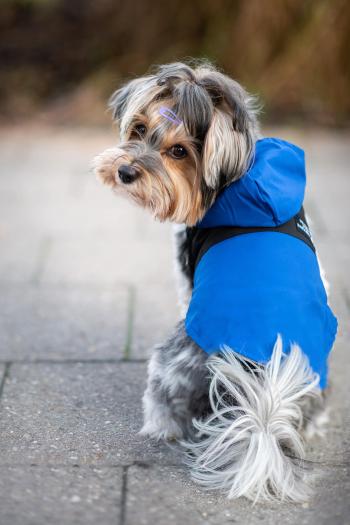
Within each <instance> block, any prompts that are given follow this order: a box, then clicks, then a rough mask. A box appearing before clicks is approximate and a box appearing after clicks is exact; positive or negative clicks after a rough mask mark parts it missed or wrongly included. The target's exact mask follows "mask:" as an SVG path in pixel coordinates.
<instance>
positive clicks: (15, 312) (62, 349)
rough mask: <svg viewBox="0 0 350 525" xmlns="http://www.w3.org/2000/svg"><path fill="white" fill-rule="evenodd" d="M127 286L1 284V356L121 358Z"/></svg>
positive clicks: (124, 337) (32, 358)
mask: <svg viewBox="0 0 350 525" xmlns="http://www.w3.org/2000/svg"><path fill="white" fill-rule="evenodd" d="M128 300H129V293H128V290H127V288H126V287H125V286H124V287H123V286H120V287H118V288H115V287H114V288H113V287H111V288H106V287H105V288H96V287H93V286H80V287H79V286H74V287H72V286H66V287H62V286H60V287H58V286H48V287H45V288H40V287H34V286H26V287H23V286H10V287H9V286H7V287H5V286H3V287H2V288H0V312H1V316H0V359H2V360H21V359H24V360H35V359H82V360H84V359H106V358H120V357H122V355H123V348H124V345H125V343H126V333H127V312H128Z"/></svg>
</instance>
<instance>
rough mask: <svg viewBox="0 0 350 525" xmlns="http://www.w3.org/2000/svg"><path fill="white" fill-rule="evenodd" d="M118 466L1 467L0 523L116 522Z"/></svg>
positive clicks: (82, 524) (119, 491) (79, 524)
mask: <svg viewBox="0 0 350 525" xmlns="http://www.w3.org/2000/svg"><path fill="white" fill-rule="evenodd" d="M121 499H122V469H121V468H120V467H103V468H97V467H18V466H16V467H0V508H1V523H2V524H7V523H9V524H11V525H48V524H50V525H62V523H70V524H71V523H74V525H95V524H96V523H103V524H105V525H115V524H116V523H118V521H119V518H120V509H121Z"/></svg>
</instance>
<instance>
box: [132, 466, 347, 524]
mask: <svg viewBox="0 0 350 525" xmlns="http://www.w3.org/2000/svg"><path fill="white" fill-rule="evenodd" d="M318 476H319V477H318V480H317V482H316V491H315V494H314V497H313V498H312V499H311V500H310V501H309V502H308V503H307V504H302V505H293V504H286V503H284V504H283V503H282V504H268V503H261V504H259V505H255V506H253V505H252V503H251V502H248V501H247V500H244V499H242V498H241V499H239V500H235V501H232V500H231V501H229V500H227V499H225V498H223V497H220V496H217V495H216V494H214V493H212V492H207V493H205V492H203V491H202V490H199V489H198V488H197V487H195V486H194V485H193V483H192V482H191V481H189V480H188V475H187V474H186V473H185V472H184V471H183V470H182V469H178V468H169V467H164V466H154V467H151V468H144V467H138V466H134V467H130V469H129V471H128V500H127V507H126V521H125V523H126V524H127V525H134V524H136V523H137V524H140V525H141V524H142V525H149V524H152V523H157V524H159V525H165V524H167V525H168V524H169V525H178V524H181V523H186V524H188V525H229V524H232V523H238V524H241V523H244V524H247V525H257V524H261V523H263V524H264V525H265V524H266V525H276V523H286V524H305V525H328V524H330V523H332V525H333V524H334V525H345V524H347V523H349V521H348V516H349V512H350V503H349V501H348V493H349V489H350V480H349V469H348V468H345V467H344V468H332V469H323V471H321V472H319V474H318ZM330 477H332V478H333V479H337V483H336V484H332V485H331V486H330V484H329V478H330Z"/></svg>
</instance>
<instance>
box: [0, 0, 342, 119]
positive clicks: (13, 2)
mask: <svg viewBox="0 0 350 525" xmlns="http://www.w3.org/2000/svg"><path fill="white" fill-rule="evenodd" d="M188 56H195V57H207V58H209V59H211V60H213V61H214V62H215V63H216V64H217V65H218V66H219V67H222V68H223V69H224V70H225V71H226V72H227V73H228V74H230V75H232V76H233V77H235V78H236V79H238V80H239V81H240V82H242V83H243V84H244V85H245V86H246V87H247V88H248V89H250V90H251V91H253V92H255V93H259V94H260V96H261V97H262V100H263V103H264V104H265V108H266V109H265V113H266V114H267V115H268V117H269V120H270V121H271V120H278V121H279V122H281V121H286V120H287V121H288V122H291V120H292V121H295V120H300V119H302V120H303V122H306V121H307V122H310V123H312V124H315V123H322V124H330V125H347V124H349V122H350V97H349V93H350V61H349V56H350V3H349V2H348V1H347V0H249V1H247V0H192V1H190V2H189V1H187V0H172V1H171V2H169V3H165V2H162V1H161V0H136V1H133V2H125V1H121V0H98V1H93V0H2V1H1V9H0V63H1V71H0V105H1V107H0V114H1V116H2V118H3V119H4V118H6V119H8V120H9V119H10V120H13V119H15V118H23V117H28V116H31V115H33V114H35V113H37V112H38V111H40V112H41V114H46V115H49V117H50V118H53V119H54V120H55V121H61V122H65V121H67V120H68V121H69V120H70V121H78V122H85V123H86V122H89V123H99V122H101V119H104V118H105V117H104V111H103V109H104V105H105V100H106V98H107V97H108V96H109V94H110V93H111V92H112V91H113V89H115V87H116V86H117V85H118V83H120V81H121V80H123V79H124V78H125V77H130V76H134V75H138V74H141V73H144V72H145V71H146V70H147V69H148V68H149V66H150V65H151V64H153V63H162V62H166V61H172V60H178V59H183V58H185V57H188ZM43 112H44V113H43Z"/></svg>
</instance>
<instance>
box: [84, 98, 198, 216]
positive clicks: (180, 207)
mask: <svg viewBox="0 0 350 525" xmlns="http://www.w3.org/2000/svg"><path fill="white" fill-rule="evenodd" d="M165 105H166V103H165V102H162V103H158V102H157V103H154V104H152V105H151V106H149V107H148V108H147V110H146V111H145V113H143V114H140V113H137V114H136V115H134V117H133V118H132V119H131V123H130V126H129V128H127V129H126V130H125V136H126V138H127V139H129V138H130V139H131V141H133V142H135V138H137V134H135V133H133V127H134V126H135V125H136V124H140V123H142V124H144V125H145V126H146V127H147V130H148V134H149V133H152V131H154V130H156V129H158V130H159V129H162V127H164V126H165V128H166V133H162V134H161V137H160V139H159V144H158V146H157V149H156V150H154V149H153V148H151V147H150V146H149V145H147V143H146V142H147V140H145V141H144V140H142V139H141V138H140V139H139V140H138V141H137V142H138V144H139V148H138V151H137V154H135V152H133V151H132V149H131V151H128V149H127V144H128V143H125V144H123V143H122V144H120V145H119V147H117V148H110V149H107V150H105V151H104V152H103V153H102V154H100V155H98V156H97V157H96V158H95V160H94V171H95V173H96V176H97V177H98V178H99V179H100V180H101V181H102V182H103V183H104V184H106V185H108V186H111V187H112V188H113V190H114V191H115V192H117V193H120V194H122V195H125V196H127V197H129V198H131V199H132V200H133V201H135V202H137V203H138V204H140V205H142V206H143V207H145V208H148V209H149V210H150V211H151V212H152V213H153V215H154V216H155V217H156V218H157V219H159V220H161V221H165V220H171V221H174V222H178V223H186V224H187V225H193V224H195V223H196V222H197V221H198V220H199V219H200V218H201V217H202V216H203V214H204V211H205V210H204V208H203V205H202V195H201V192H200V181H201V177H202V173H201V161H200V158H199V154H198V151H197V150H196V148H195V143H194V140H193V138H192V137H190V136H189V135H188V134H187V133H186V131H185V129H184V126H183V125H182V124H175V123H171V122H168V121H167V120H166V119H165V117H164V116H163V115H161V114H160V113H159V109H160V107H161V106H165ZM168 105H169V106H170V101H168ZM146 139H147V137H146ZM175 144H181V145H182V146H183V147H185V148H186V150H187V152H188V155H187V156H186V157H185V158H183V159H174V158H173V157H171V156H170V155H169V149H170V148H171V147H172V146H174V145H175ZM150 156H151V157H152V162H151V164H152V168H153V169H147V166H148V164H149V162H148V158H149V157H150ZM122 164H130V165H133V166H134V167H135V168H136V169H137V170H138V171H139V172H140V176H139V178H138V179H137V180H135V182H133V183H132V184H123V183H122V182H121V181H120V180H119V176H118V168H119V167H120V166H121V165H122Z"/></svg>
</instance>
